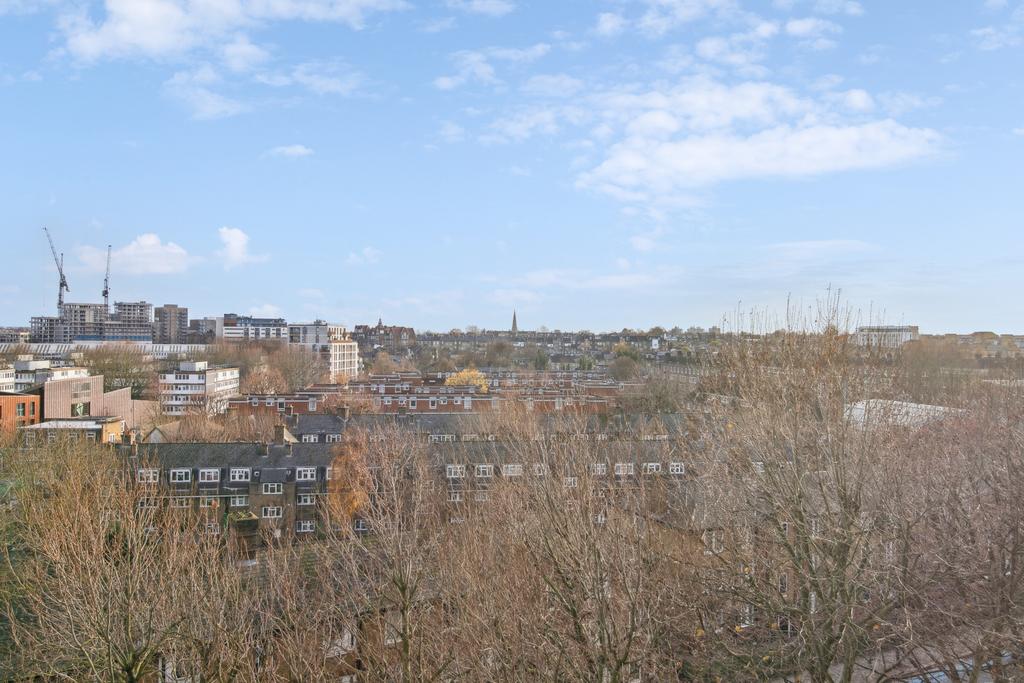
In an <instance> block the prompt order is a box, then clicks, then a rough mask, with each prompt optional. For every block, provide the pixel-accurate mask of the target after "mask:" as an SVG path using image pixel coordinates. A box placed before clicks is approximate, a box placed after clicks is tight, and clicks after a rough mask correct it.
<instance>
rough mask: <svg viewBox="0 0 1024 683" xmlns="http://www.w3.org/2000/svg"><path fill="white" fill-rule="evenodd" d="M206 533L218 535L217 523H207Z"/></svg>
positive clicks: (218, 525)
mask: <svg viewBox="0 0 1024 683" xmlns="http://www.w3.org/2000/svg"><path fill="white" fill-rule="evenodd" d="M206 533H208V534H219V533H220V524H218V523H217V522H207V523H206Z"/></svg>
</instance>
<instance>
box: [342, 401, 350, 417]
mask: <svg viewBox="0 0 1024 683" xmlns="http://www.w3.org/2000/svg"><path fill="white" fill-rule="evenodd" d="M351 415H352V408H351V407H349V405H348V404H347V403H346V404H345V405H343V406H342V407H341V419H343V420H345V421H348V418H349V416H351Z"/></svg>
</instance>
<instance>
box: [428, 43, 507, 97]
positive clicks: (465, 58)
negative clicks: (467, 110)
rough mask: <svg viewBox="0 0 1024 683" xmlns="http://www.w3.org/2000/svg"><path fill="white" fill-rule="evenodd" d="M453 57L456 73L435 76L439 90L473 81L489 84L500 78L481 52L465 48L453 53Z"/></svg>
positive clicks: (435, 85) (452, 88)
mask: <svg viewBox="0 0 1024 683" xmlns="http://www.w3.org/2000/svg"><path fill="white" fill-rule="evenodd" d="M451 59H452V61H453V62H455V74H453V75H451V76H438V77H437V78H435V79H434V87H435V88H437V89H438V90H454V89H455V88H458V87H461V86H463V85H465V84H467V83H471V82H476V83H483V84H489V83H496V82H497V80H498V78H497V76H496V75H495V72H494V67H493V66H491V63H490V62H488V61H487V57H485V56H484V55H483V54H482V53H480V52H474V51H473V50H463V51H461V52H456V53H455V54H453V55H452V56H451Z"/></svg>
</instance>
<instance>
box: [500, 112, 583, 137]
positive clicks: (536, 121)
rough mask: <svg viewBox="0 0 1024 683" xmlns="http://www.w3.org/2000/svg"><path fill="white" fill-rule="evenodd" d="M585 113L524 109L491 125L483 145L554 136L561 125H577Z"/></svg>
mask: <svg viewBox="0 0 1024 683" xmlns="http://www.w3.org/2000/svg"><path fill="white" fill-rule="evenodd" d="M585 117H586V113H585V112H584V111H582V110H581V109H579V108H577V107H525V108H522V109H520V110H518V111H516V112H515V113H513V114H510V115H508V116H504V117H502V118H500V119H497V120H495V121H493V122H492V123H491V125H490V126H489V131H490V132H488V133H486V134H484V135H482V136H480V141H481V142H484V143H488V144H490V143H505V142H510V141H516V142H522V141H523V140H527V139H529V138H531V137H533V136H534V135H554V134H555V133H557V132H558V131H559V130H560V129H561V124H562V123H563V122H564V123H570V124H579V123H580V122H581V121H582V120H583V119H584V118H585Z"/></svg>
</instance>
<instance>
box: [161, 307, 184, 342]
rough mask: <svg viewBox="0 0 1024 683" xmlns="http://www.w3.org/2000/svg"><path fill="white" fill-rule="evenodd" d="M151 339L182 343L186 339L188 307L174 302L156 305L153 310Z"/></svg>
mask: <svg viewBox="0 0 1024 683" xmlns="http://www.w3.org/2000/svg"><path fill="white" fill-rule="evenodd" d="M153 315H154V323H153V341H154V342H156V343H157V344H184V343H186V342H187V340H188V308H185V307H184V306H178V305H176V304H164V305H163V306H157V307H156V309H154V311H153Z"/></svg>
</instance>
